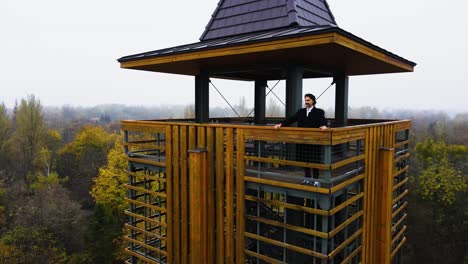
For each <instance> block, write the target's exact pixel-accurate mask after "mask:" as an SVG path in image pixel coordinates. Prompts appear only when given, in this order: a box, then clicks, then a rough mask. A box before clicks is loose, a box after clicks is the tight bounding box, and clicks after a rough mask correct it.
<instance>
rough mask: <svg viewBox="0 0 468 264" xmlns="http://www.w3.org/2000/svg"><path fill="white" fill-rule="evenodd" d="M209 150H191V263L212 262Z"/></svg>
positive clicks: (203, 263)
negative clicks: (209, 227)
mask: <svg viewBox="0 0 468 264" xmlns="http://www.w3.org/2000/svg"><path fill="white" fill-rule="evenodd" d="M206 164H207V151H206V149H201V148H196V149H192V150H189V200H190V201H189V203H190V207H189V211H190V214H189V215H190V222H189V226H190V227H189V229H190V232H189V233H190V263H192V264H195V263H197V264H198V263H200V264H205V263H210V261H209V259H208V258H209V257H211V256H208V243H207V241H208V226H207V217H208V211H207V210H208V196H207V192H208V190H207V186H208V179H207V166H206Z"/></svg>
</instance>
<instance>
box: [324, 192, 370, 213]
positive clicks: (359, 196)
mask: <svg viewBox="0 0 468 264" xmlns="http://www.w3.org/2000/svg"><path fill="white" fill-rule="evenodd" d="M363 197H364V193H360V194H356V195H355V196H353V197H352V198H351V199H348V200H347V201H346V202H344V203H341V204H340V205H338V206H337V207H335V208H333V209H331V210H330V211H328V212H329V214H330V215H334V214H336V213H338V212H339V211H341V210H343V209H344V208H345V207H347V206H349V205H350V204H353V203H355V202H356V201H357V200H359V199H361V198H363ZM362 212H364V214H363V216H364V215H365V211H364V210H363V211H362Z"/></svg>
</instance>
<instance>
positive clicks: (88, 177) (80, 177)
mask: <svg viewBox="0 0 468 264" xmlns="http://www.w3.org/2000/svg"><path fill="white" fill-rule="evenodd" d="M116 137H117V135H115V134H110V133H108V132H106V131H105V130H104V129H103V128H102V127H96V126H84V127H83V128H82V129H81V131H80V132H79V133H78V135H77V136H76V137H75V139H74V140H73V141H72V142H71V143H69V144H67V145H65V146H64V147H63V148H61V149H60V150H59V157H58V162H57V172H58V174H59V175H63V176H67V177H68V178H69V180H68V181H67V182H66V183H65V186H66V187H67V188H68V189H69V190H70V191H71V194H72V197H73V198H74V199H76V200H77V201H80V203H81V204H82V205H83V206H84V208H85V209H90V208H92V207H93V206H94V202H93V199H92V197H91V196H90V194H89V191H90V190H91V187H92V183H93V178H94V177H96V175H98V173H99V168H101V167H103V166H104V165H105V164H106V157H107V153H108V152H109V150H110V149H111V148H112V146H113V144H114V142H115V138H116Z"/></svg>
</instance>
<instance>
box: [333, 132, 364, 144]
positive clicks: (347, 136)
mask: <svg viewBox="0 0 468 264" xmlns="http://www.w3.org/2000/svg"><path fill="white" fill-rule="evenodd" d="M365 136H366V129H364V128H362V129H359V130H351V131H340V130H337V131H333V133H332V140H331V144H332V145H333V146H334V145H337V144H343V143H347V142H351V141H356V140H360V139H363V138H365Z"/></svg>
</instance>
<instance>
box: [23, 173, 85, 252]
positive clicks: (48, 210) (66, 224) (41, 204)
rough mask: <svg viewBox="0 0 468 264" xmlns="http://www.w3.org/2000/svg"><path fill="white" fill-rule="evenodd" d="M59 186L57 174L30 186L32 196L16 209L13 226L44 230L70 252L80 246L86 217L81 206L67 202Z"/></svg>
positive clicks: (68, 200) (38, 178)
mask: <svg viewBox="0 0 468 264" xmlns="http://www.w3.org/2000/svg"><path fill="white" fill-rule="evenodd" d="M62 182H64V179H61V178H59V177H58V175H57V174H56V173H51V174H50V175H48V176H38V177H37V179H36V181H35V182H34V183H33V184H31V189H32V191H33V194H32V195H31V196H28V197H26V198H24V199H23V201H22V202H21V203H20V204H19V206H18V208H17V209H16V211H15V219H14V224H15V225H16V226H28V227H35V228H38V229H41V228H44V229H45V230H46V231H47V232H48V233H51V234H53V236H54V239H55V241H57V242H58V243H59V244H60V245H61V246H63V247H64V248H65V249H66V250H67V251H68V252H72V251H75V250H77V249H80V248H81V247H82V245H83V241H82V234H83V231H84V230H83V224H84V220H85V215H84V212H83V211H82V210H81V206H80V204H78V203H77V202H75V201H73V200H71V199H70V196H69V191H68V190H66V189H65V188H64V187H62V184H61V183H62Z"/></svg>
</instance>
